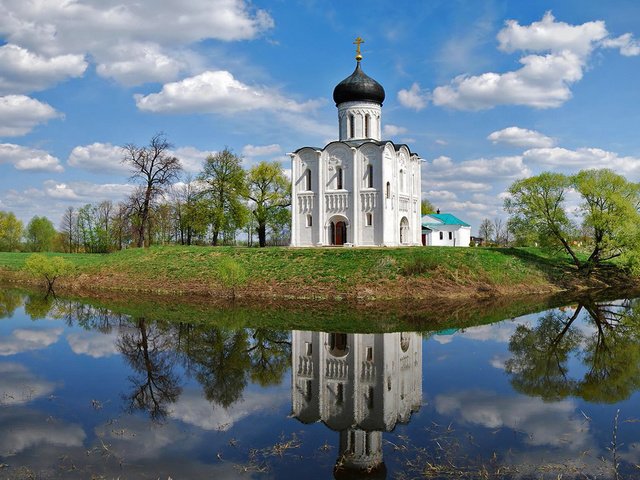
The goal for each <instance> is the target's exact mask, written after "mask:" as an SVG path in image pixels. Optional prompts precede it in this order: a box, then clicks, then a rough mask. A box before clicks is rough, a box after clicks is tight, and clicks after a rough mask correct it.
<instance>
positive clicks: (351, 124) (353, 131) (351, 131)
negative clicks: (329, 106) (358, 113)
mask: <svg viewBox="0 0 640 480" xmlns="http://www.w3.org/2000/svg"><path fill="white" fill-rule="evenodd" d="M355 136H356V117H354V116H353V114H351V115H349V138H354V137H355Z"/></svg>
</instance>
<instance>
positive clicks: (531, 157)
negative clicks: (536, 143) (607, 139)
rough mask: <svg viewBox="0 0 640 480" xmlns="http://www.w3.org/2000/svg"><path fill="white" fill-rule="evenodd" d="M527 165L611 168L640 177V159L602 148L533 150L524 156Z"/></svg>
mask: <svg viewBox="0 0 640 480" xmlns="http://www.w3.org/2000/svg"><path fill="white" fill-rule="evenodd" d="M522 156H523V158H524V160H525V161H526V162H527V163H532V164H536V165H541V166H543V167H545V168H570V169H576V170H577V169H580V170H582V169H586V168H610V169H613V170H615V171H617V172H619V173H623V174H626V175H633V176H634V178H636V179H637V178H638V177H640V158H637V157H631V156H625V157H621V156H619V155H618V154H617V153H615V152H608V151H606V150H602V149H600V148H578V149H577V150H569V149H566V148H560V147H554V148H533V149H530V150H527V151H526V152H524V153H523V154H522Z"/></svg>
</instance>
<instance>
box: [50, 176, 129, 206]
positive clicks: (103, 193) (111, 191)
mask: <svg viewBox="0 0 640 480" xmlns="http://www.w3.org/2000/svg"><path fill="white" fill-rule="evenodd" d="M134 188H135V187H134V186H133V185H129V184H126V183H125V184H119V183H102V184H100V183H91V182H68V183H59V182H55V181H54V180H47V181H45V182H44V184H43V190H42V195H44V196H45V197H48V198H52V199H56V200H68V201H73V202H79V203H95V202H97V201H102V200H112V201H120V200H124V199H125V198H126V197H127V196H128V195H129V194H131V192H132V191H133V189H134Z"/></svg>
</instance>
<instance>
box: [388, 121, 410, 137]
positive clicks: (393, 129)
mask: <svg viewBox="0 0 640 480" xmlns="http://www.w3.org/2000/svg"><path fill="white" fill-rule="evenodd" d="M405 133H407V129H406V128H404V127H399V126H397V125H391V124H390V123H387V124H385V126H384V127H382V135H383V136H385V137H395V136H397V135H403V134H405Z"/></svg>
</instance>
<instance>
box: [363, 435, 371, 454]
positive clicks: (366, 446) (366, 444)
mask: <svg viewBox="0 0 640 480" xmlns="http://www.w3.org/2000/svg"><path fill="white" fill-rule="evenodd" d="M364 453H365V455H371V436H370V434H369V433H367V435H366V436H365V437H364Z"/></svg>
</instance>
